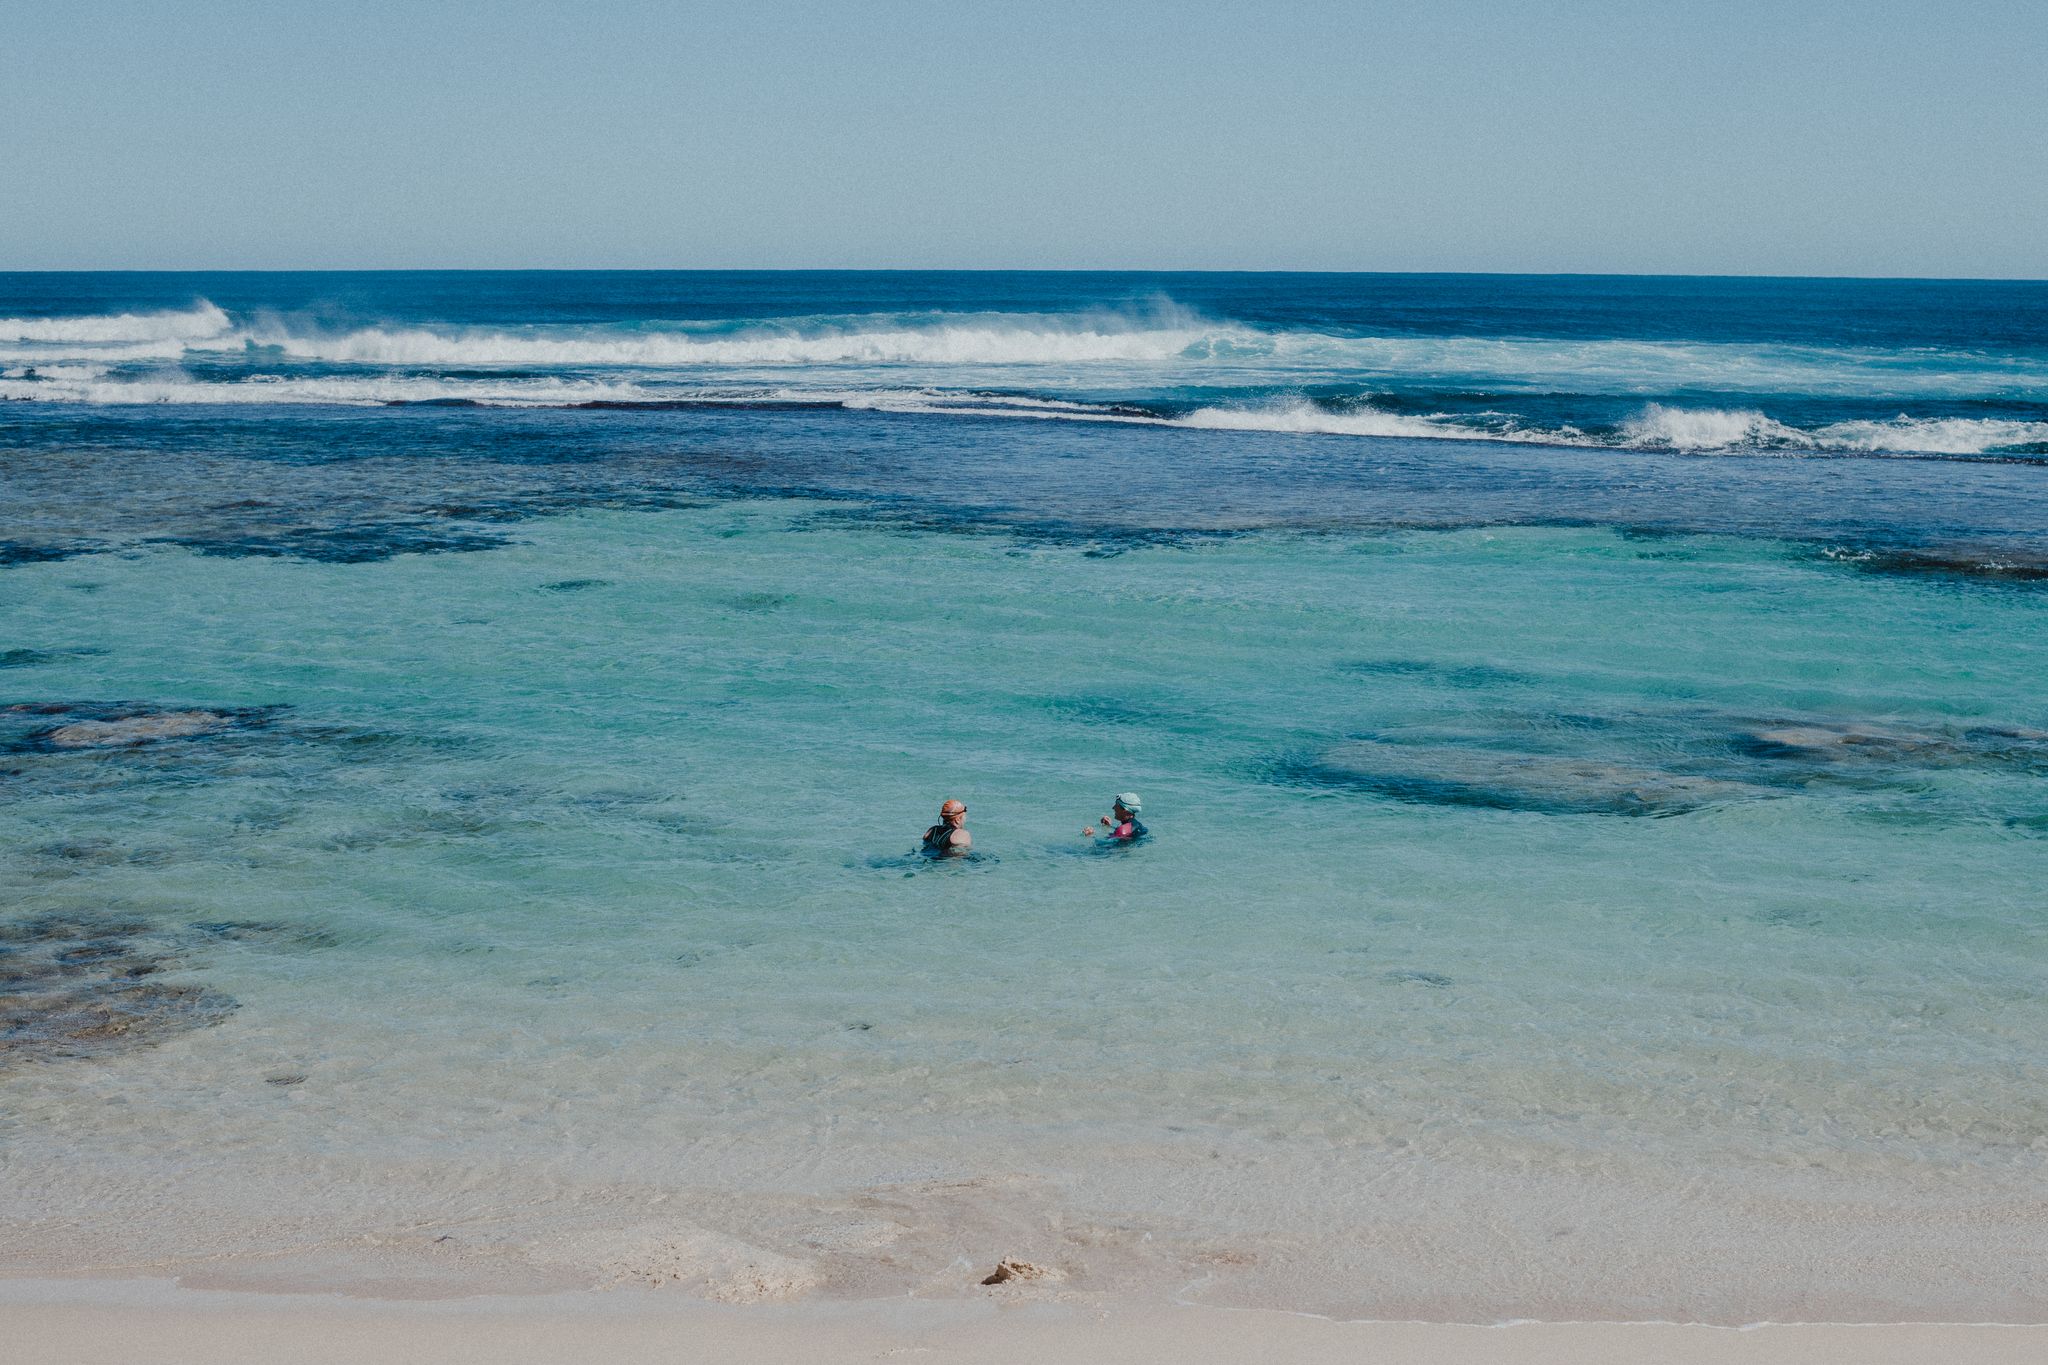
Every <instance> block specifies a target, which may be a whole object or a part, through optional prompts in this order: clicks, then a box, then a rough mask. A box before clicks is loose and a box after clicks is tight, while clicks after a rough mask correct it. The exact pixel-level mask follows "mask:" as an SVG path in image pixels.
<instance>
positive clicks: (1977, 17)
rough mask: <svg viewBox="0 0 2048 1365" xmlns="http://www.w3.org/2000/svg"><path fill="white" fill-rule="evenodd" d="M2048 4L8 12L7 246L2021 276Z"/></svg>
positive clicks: (2047, 95)
mask: <svg viewBox="0 0 2048 1365" xmlns="http://www.w3.org/2000/svg"><path fill="white" fill-rule="evenodd" d="M2044 67H2048V0H1947V2H1946V3H1935V2H1931V0H1930V2H1927V3H1904V2H1903V0H1860V3H1834V2H1833V0H1776V2H1775V3H1768V2H1766V0H1699V2H1697V3H1661V2H1660V0H1638V2H1637V3H1583V2H1570V0H1561V2H1559V3H1545V2H1544V0H1430V2H1429V3H1409V2H1408V0H1352V3H1323V2H1321V0H1300V2H1299V3H1290V2H1289V0H1259V2H1258V3H1253V0H1238V3H1232V4H1210V3H1203V0H1186V2H1185V3H1181V4H1149V3H1118V0H1097V3H1089V4H1077V3H1064V0H1060V2H1057V3H1055V2H1052V0H1046V2H1043V3H1033V4H1003V3H996V2H995V0H990V2H989V3H983V4H972V3H961V2H959V0H955V2H954V3H947V4H935V3H905V2H902V0H868V2H867V3H852V2H850V0H849V2H847V3H838V4H825V3H794V2H793V0H790V2H785V0H753V2H752V3H744V4H739V3H733V4H700V3H667V4H657V3H651V2H649V0H583V3H575V4H571V3H538V2H537V0H497V2H496V3H489V2H487V0H469V3H462V4H455V3H442V2H441V0H408V3H403V4H400V3H385V0H347V3H340V4H312V3H301V2H300V0H262V3H242V2H241V0H182V2H181V3H162V2H161V0H154V2H152V3H135V2H132V0H62V2H61V3H52V2H51V0H0V269H63V268H75V269H118V268H136V269H224V268H251V269H323V268H407V267H418V268H429V267H522V268H524V267H533V268H539V267H559V268H582V267H614V268H641V267H644V268H721V267H817V268H851V267H873V268H1017V269H1024V268H1050V269H1080V268H1094V269H1120V268H1131V269H1283V270H1285V269H1302V270H1460V271H1464V270H1476V271H1545V272H1547V271H1558V272H1580V271H1590V272H1616V273H1674V274H1794V275H1910V276H1971V277H1988V278H1999V277H2004V278H2011V277H2019V278H2042V277H2048V76H2044Z"/></svg>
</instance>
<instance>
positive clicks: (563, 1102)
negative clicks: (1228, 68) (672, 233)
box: [0, 272, 2048, 1321]
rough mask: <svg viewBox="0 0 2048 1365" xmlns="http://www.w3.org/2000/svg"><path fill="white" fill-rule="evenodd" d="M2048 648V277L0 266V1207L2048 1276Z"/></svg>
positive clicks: (1919, 1286)
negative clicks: (966, 836) (1125, 836)
mask: <svg viewBox="0 0 2048 1365" xmlns="http://www.w3.org/2000/svg"><path fill="white" fill-rule="evenodd" d="M2044 676H2048V284H2042V283H1994V282H1931V281H1853V280H1764V279H1757V280H1740V279H1652V278H1600V277H1507V276H1500V277H1491V276H1422V275H1388V276H1374V275H1284V274H1283V275H1265V274H1248V275H1217V274H1190V275H1135V274H1100V275H1096V274H974V273H969V274H955V273H917V272H903V273H831V272H821V273H803V272H796V273H759V274H755V273H689V272H679V273H532V274H527V273H504V274H498V273H465V272H450V273H396V274H178V275H153V274H93V275H70V274H12V275H5V274H0V1233H4V1235H0V1269H8V1270H14V1271H17V1272H20V1271H38V1272H49V1271H61V1270H69V1269H77V1268H82V1267H84V1266H87V1265H91V1266H97V1267H107V1266H115V1267H121V1266H128V1267H155V1268H162V1267H171V1268H173V1270H174V1271H183V1272H187V1273H190V1274H193V1275H200V1273H201V1272H202V1271H204V1273H205V1274H206V1275H211V1276H213V1277H214V1281H213V1282H219V1283H224V1284H252V1283H253V1284H270V1283H273V1282H276V1283H282V1282H284V1281H286V1280H290V1282H291V1283H294V1284H297V1283H301V1282H305V1283H312V1284H326V1283H331V1282H337V1277H338V1280H339V1281H349V1276H350V1275H354V1276H356V1278H357V1279H363V1278H364V1277H365V1276H368V1278H370V1279H375V1278H376V1276H374V1275H369V1273H368V1272H365V1271H362V1270H361V1268H360V1263H361V1262H362V1259H363V1258H364V1257H365V1256H369V1255H370V1254H371V1253H370V1251H367V1250H366V1248H371V1249H374V1251H375V1256H376V1257H381V1258H383V1259H382V1260H379V1261H378V1262H377V1264H378V1266H380V1267H381V1269H378V1270H377V1272H376V1274H377V1275H383V1276H385V1277H386V1278H389V1277H390V1276H391V1275H395V1274H398V1273H399V1272H397V1271H393V1270H392V1269H391V1266H392V1265H396V1264H399V1263H400V1262H401V1261H402V1263H403V1275H402V1276H401V1278H403V1279H405V1281H406V1282H407V1283H409V1284H413V1285H415V1286H416V1287H423V1288H422V1289H421V1292H427V1291H428V1290H433V1291H435V1292H439V1290H440V1289H442V1288H445V1287H446V1286H448V1285H454V1284H467V1283H470V1282H471V1281H472V1279H473V1278H474V1277H475V1276H477V1275H481V1274H485V1273H488V1275H489V1276H492V1277H495V1278H494V1279H493V1280H492V1283H499V1284H506V1283H509V1284H513V1285H526V1284H531V1285H534V1286H554V1285H559V1284H568V1283H592V1282H600V1283H611V1282H620V1281H624V1282H647V1283H661V1282H676V1283H680V1284H683V1285H686V1286H689V1287H691V1288H693V1289H694V1290H695V1291H696V1292H700V1293H705V1294H708V1295H710V1296H711V1297H714V1298H723V1299H729V1300H735V1301H744V1300H750V1299H757V1298H781V1297H793V1296H802V1295H824V1296H833V1295H841V1296H879V1295H886V1294H901V1293H917V1294H932V1293H949V1292H955V1291H956V1290H958V1289H959V1286H971V1285H972V1284H973V1280H971V1279H967V1278H963V1276H965V1275H966V1270H965V1269H963V1268H962V1267H963V1266H981V1267H983V1269H986V1266H987V1265H993V1264H994V1262H995V1260H996V1259H999V1258H1000V1257H1003V1256H1009V1255H1016V1256H1020V1257H1027V1258H1028V1259H1030V1260H1032V1261H1033V1262H1035V1263H1039V1264H1043V1265H1045V1266H1048V1267H1053V1268H1055V1269H1056V1273H1057V1274H1058V1275H1059V1276H1061V1277H1064V1278H1063V1279H1062V1280H1061V1281H1060V1282H1061V1283H1062V1284H1063V1285H1065V1286H1067V1287H1068V1288H1069V1289H1070V1290H1072V1291H1073V1292H1096V1291H1100V1292H1105V1293H1107V1292H1120V1291H1123V1290H1127V1289H1129V1290H1134V1291H1135V1290H1145V1291H1147V1292H1151V1291H1155V1290H1156V1291H1157V1292H1161V1293H1171V1294H1174V1295H1177V1296H1180V1297H1182V1298H1184V1299H1188V1300H1191V1301H1200V1302H1214V1303H1224V1304H1233V1305H1261V1306H1273V1307H1286V1308H1297V1309H1302V1310H1305V1311H1315V1312H1324V1313H1333V1314H1339V1315H1345V1316H1366V1317H1424V1318H1431V1319H1440V1320H1444V1319H1455V1320H1481V1321H1491V1320H1497V1319H1501V1318H1513V1317H1539V1316H1540V1317H1552V1318H1556V1317H1565V1316H1579V1317H1624V1318H1645V1317H1659V1318H1681V1319H1698V1320H1709V1321H1750V1320H1756V1319H1762V1318H1776V1319H1798V1318H1805V1319H1815V1318H1832V1319H1855V1318H1858V1317H1869V1316H1888V1317H1894V1318H1895V1317H1900V1316H1904V1317H1909V1318H1910V1317H1922V1318H1929V1319H1945V1320H2006V1321H2014V1320H2033V1321H2038V1320H2040V1319H2041V1318H2042V1316H2043V1313H2044V1309H2048V1296H2044V1294H2043V1291H2042V1288H2041V1286H2042V1285H2044V1284H2048V1179H2044V1174H2048V1172H2044V1163H2048V1055H2044V1051H2043V1046H2042V1040H2043V1039H2044V1038H2048V996H2044V991H2043V985H2044V979H2048V975H2044V970H2048V897H2044V892H2043V888H2044V887H2048V786H2044V781H2043V779H2044V778H2048V698H2044V693H2043V689H2042V686H2041V681H2042V679H2043V677H2044ZM1120 791H1136V792H1138V793H1139V794H1140V795H1141V796H1142V798H1143V805H1144V810H1143V816H1144V820H1145V822H1146V824H1147V825H1148V826H1149V828H1150V831H1151V833H1150V837H1149V838H1148V839H1147V840H1145V841H1144V842H1142V843H1140V844H1138V845H1136V846H1133V847H1118V848H1108V847H1102V846H1100V845H1099V844H1098V843H1097V842H1096V841H1090V840H1086V839H1084V838H1082V837H1081V831H1082V829H1083V827H1084V826H1089V825H1091V824H1093V823H1094V821H1095V820H1096V818H1097V817H1098V816H1099V815H1101V814H1103V813H1104V812H1106V811H1107V810H1108V807H1109V801H1110V798H1111V796H1112V795H1113V794H1114V793H1116V792H1120ZM949 797H953V798H958V799H960V800H962V801H964V802H966V803H967V805H968V807H969V817H968V825H969V828H970V829H971V831H972V832H973V834H974V839H975V854H974V856H973V857H972V858H968V859H961V860H950V861H944V862H932V861H929V860H926V859H923V858H921V857H918V856H917V855H916V853H915V847H916V844H917V838H918V835H919V833H920V832H921V831H922V830H923V828H924V827H925V826H927V825H929V824H930V823H931V822H932V821H933V820H934V819H936V818H937V816H936V812H937V809H938V807H939V804H940V802H941V801H942V800H944V799H946V798H949ZM344 1261H346V1262H347V1263H348V1264H349V1265H350V1266H352V1267H355V1269H352V1270H350V1271H349V1272H348V1273H347V1274H344V1273H343V1272H341V1271H339V1270H337V1269H336V1267H337V1266H339V1265H341V1264H342V1263H343V1262H344ZM222 1267H228V1268H227V1269H223V1268H222ZM294 1277H296V1278H294ZM955 1281H958V1285H957V1286H956V1285H955ZM377 1282H378V1283H383V1282H384V1281H383V1280H378V1281H377ZM451 1292H452V1291H451ZM959 1292H965V1291H964V1290H959Z"/></svg>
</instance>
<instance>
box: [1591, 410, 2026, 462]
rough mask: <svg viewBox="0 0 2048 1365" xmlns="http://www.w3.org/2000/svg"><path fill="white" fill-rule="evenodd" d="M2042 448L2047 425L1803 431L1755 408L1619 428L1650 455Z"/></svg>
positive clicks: (1676, 414)
mask: <svg viewBox="0 0 2048 1365" xmlns="http://www.w3.org/2000/svg"><path fill="white" fill-rule="evenodd" d="M2042 443H2048V422H2022V421H2012V420H2002V419H1997V418H1979V417H1909V416H1906V415H1904V414H1901V415H1900V416H1897V417H1894V418H1891V419H1890V420H1888V421H1882V422H1873V421H1854V422H1834V423H1831V424H1829V425H1827V426H1822V427H1815V428H1813V429H1811V430H1807V429H1803V428H1799V427H1792V426H1787V425H1786V424H1785V423H1783V422H1780V421H1777V420H1775V419H1773V418H1771V417H1768V416H1766V415H1765V414H1764V413H1762V412H1760V411H1757V410H1755V409H1729V408H1673V407H1667V406H1665V405H1664V404H1662V403H1652V404H1650V405H1649V406H1648V407H1647V408H1645V409H1644V410H1643V412H1642V414H1641V415H1640V416H1638V417H1635V418H1632V419H1631V420H1630V421H1628V422H1626V423H1624V424H1623V426H1622V444H1624V445H1629V446H1635V447H1639V448H1645V449H1656V450H1686V451H1695V450H1742V449H1752V450H1814V451H1845V452H1846V451H1864V452H1869V453H1872V454H1900V455H1982V454H1985V453H1987V452H1990V451H1995V450H2002V449H2007V448H2010V447H2014V446H2028V445H2036V444H2042Z"/></svg>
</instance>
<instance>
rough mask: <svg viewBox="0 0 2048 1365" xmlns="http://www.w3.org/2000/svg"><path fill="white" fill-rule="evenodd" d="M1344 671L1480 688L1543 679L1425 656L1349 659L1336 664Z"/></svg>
mask: <svg viewBox="0 0 2048 1365" xmlns="http://www.w3.org/2000/svg"><path fill="white" fill-rule="evenodd" d="M1337 667H1338V668H1339V669H1340V670H1341V671H1343V672H1345V673H1354V674H1357V675H1359V676H1360V677H1366V678H1414V679H1417V680H1418V681H1421V682H1427V683H1433V684H1436V685H1439V686H1443V687H1457V688H1471V689H1475V690H1476V689H1483V688H1489V687H1533V686H1535V685H1537V684H1538V683H1541V682H1542V681H1543V679H1541V678H1539V677H1537V676H1536V675H1535V674H1533V673H1518V672H1515V671H1514V670H1512V669H1507V668H1495V667H1494V666H1492V665H1491V664H1444V663H1435V662H1433V661H1431V660H1428V659H1352V660H1347V661H1346V662H1344V663H1341V664H1339V665H1337Z"/></svg>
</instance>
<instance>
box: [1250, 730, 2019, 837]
mask: <svg viewBox="0 0 2048 1365" xmlns="http://www.w3.org/2000/svg"><path fill="white" fill-rule="evenodd" d="M1956 768H1976V769H1982V770H1987V771H2005V772H2018V773H2026V774H2043V775H2048V731H2041V730H2032V729H2027V728H2024V727H2017V726H1998V725H1963V726H1932V725H1925V724H1914V723H1907V722H1889V721H1885V722H1880V721H1866V720H1850V719H1844V718H1841V717H1830V716H1821V717H1816V716H1776V717H1763V718H1759V717H1756V716H1741V715H1730V714H1726V713H1721V712H1714V711H1704V710H1701V711H1661V712H1621V713H1616V714H1614V715H1606V716H1599V715H1578V714H1569V713H1544V712H1512V711H1507V712H1481V713H1476V714H1472V715H1467V716H1462V717H1460V718H1458V719H1457V720H1456V721H1455V722H1450V723H1445V724H1439V725H1434V726H1407V727H1403V728H1401V729H1398V730H1392V731H1387V732H1383V733H1378V734H1369V735H1365V736H1361V737H1359V738H1355V739H1349V740H1345V741H1342V742H1339V743H1335V744H1331V745H1328V746H1326V747H1324V748H1322V749H1320V750H1318V751H1316V752H1314V753H1313V754H1311V755H1309V756H1307V757H1305V758H1294V759H1290V760H1287V761H1284V762H1282V763H1281V764H1279V765H1278V767H1277V770H1276V773H1275V775H1276V777H1277V778H1278V779H1279V780H1281V781H1285V782H1290V783H1300V784H1304V785H1313V786H1325V787H1336V788H1351V789H1355V790H1361V791H1369V792H1373V793H1376V794H1378V795H1381V796H1386V797H1390V798H1393V799H1395V800H1401V801H1412V802H1418V803H1423V804H1430V805H1453V806H1482V807H1490V808H1494V809H1499V810H1517V811H1531V812H1538V813H1544V814H1559V815H1563V814H1575V815H1650V816H1655V815H1678V814H1683V813H1685V812H1687V811H1692V810H1698V809H1700V808H1702V807H1705V806H1709V805H1716V804H1720V803H1724V802H1728V801H1736V800H1748V799H1755V798H1760V797H1771V796H1782V795H1789V794H1792V793H1795V792H1808V791H1823V790H1829V789H1833V790H1860V791H1881V790H1885V789H1892V790H1902V791H1903V790H1912V789H1914V788H1915V787H1917V786H1918V785H1920V784H1922V783H1924V782H1925V780H1926V778H1927V776H1928V774H1930V773H1932V772H1934V771H1937V770H1943V769H1956Z"/></svg>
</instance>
